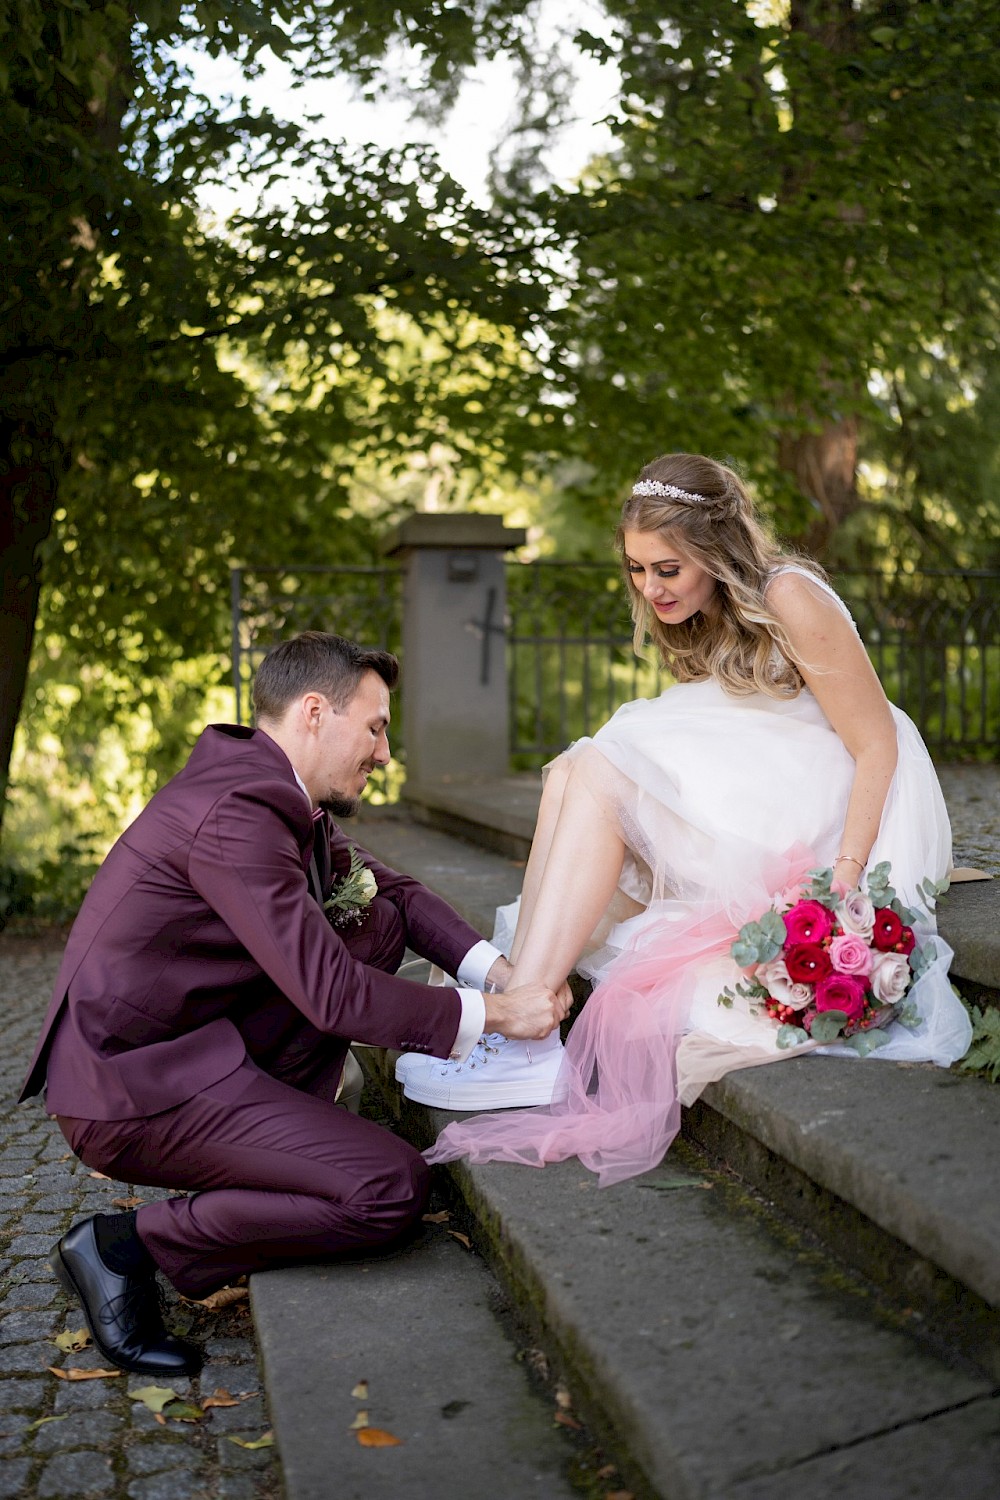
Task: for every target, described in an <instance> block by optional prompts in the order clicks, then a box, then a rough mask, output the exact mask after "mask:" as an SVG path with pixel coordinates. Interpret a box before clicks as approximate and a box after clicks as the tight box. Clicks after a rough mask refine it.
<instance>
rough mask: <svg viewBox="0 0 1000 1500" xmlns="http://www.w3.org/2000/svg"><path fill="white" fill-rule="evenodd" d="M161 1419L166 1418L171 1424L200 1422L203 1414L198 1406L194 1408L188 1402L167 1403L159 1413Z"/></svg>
mask: <svg viewBox="0 0 1000 1500" xmlns="http://www.w3.org/2000/svg"><path fill="white" fill-rule="evenodd" d="M158 1415H159V1416H161V1417H168V1418H169V1419H170V1421H171V1422H200V1421H201V1419H202V1418H203V1417H204V1415H205V1413H204V1411H203V1410H202V1408H201V1407H200V1406H195V1405H194V1404H193V1403H192V1402H190V1401H181V1400H179V1399H178V1400H176V1401H168V1402H167V1404H166V1406H165V1407H164V1408H163V1410H162V1411H161V1412H159V1413H158Z"/></svg>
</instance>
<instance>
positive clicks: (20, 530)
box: [0, 427, 57, 833]
mask: <svg viewBox="0 0 1000 1500" xmlns="http://www.w3.org/2000/svg"><path fill="white" fill-rule="evenodd" d="M5 436H6V438H7V442H6V443H5V445H4V447H5V449H6V454H7V455H11V449H12V447H14V444H15V443H16V445H17V448H18V449H19V450H20V452H19V453H18V455H17V459H16V460H15V461H13V462H11V463H10V467H9V468H8V469H7V472H6V473H5V474H3V475H0V563H2V568H3V573H2V578H0V833H2V830H3V815H4V810H5V808H6V804H7V786H8V782H9V779H10V759H11V754H12V751H13V748H14V731H15V730H16V728H17V721H18V718H19V716H20V713H21V704H22V702H23V700H24V689H25V684H26V682H27V679H28V665H29V662H30V660H31V645H32V641H33V640H34V635H35V620H36V617H37V614H38V597H39V591H40V587H41V557H40V549H41V545H42V543H43V542H44V541H45V538H46V537H47V536H48V534H49V530H50V528H51V526H52V515H53V511H54V510H55V501H56V483H57V480H56V474H57V467H56V465H55V464H54V463H51V462H46V461H45V454H44V449H45V448H46V447H47V446H48V445H47V444H45V443H44V442H39V440H38V439H37V437H36V438H34V439H33V438H32V437H31V436H30V435H28V434H25V433H24V432H23V430H22V431H12V430H11V428H10V427H7V430H6V433H5ZM12 440H13V441H12ZM25 449H27V450H29V451H28V454H27V456H25V452H24V450H25ZM11 456H12V455H11Z"/></svg>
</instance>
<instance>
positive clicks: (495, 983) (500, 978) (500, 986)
mask: <svg viewBox="0 0 1000 1500" xmlns="http://www.w3.org/2000/svg"><path fill="white" fill-rule="evenodd" d="M513 972H514V970H513V968H512V966H511V962H510V959H509V958H504V956H503V954H502V953H501V955H500V957H499V958H495V959H494V960H493V963H492V964H491V965H490V971H489V973H488V974H487V976H486V988H487V989H488V990H489V991H491V992H492V993H493V994H498V995H502V994H503V992H504V990H505V989H506V988H507V986H508V984H509V983H510V976H511V975H512V974H513Z"/></svg>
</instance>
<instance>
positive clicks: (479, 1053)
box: [438, 1031, 508, 1078]
mask: <svg viewBox="0 0 1000 1500" xmlns="http://www.w3.org/2000/svg"><path fill="white" fill-rule="evenodd" d="M507 1040H508V1039H507V1037H505V1036H504V1035H502V1033H501V1032H499V1031H490V1032H483V1035H482V1036H481V1037H480V1038H479V1041H478V1042H477V1043H476V1045H475V1046H474V1047H473V1049H472V1051H471V1052H470V1053H469V1055H468V1057H465V1058H463V1059H462V1061H461V1062H457V1061H454V1062H453V1061H449V1062H444V1063H442V1064H441V1067H440V1069H439V1070H438V1071H439V1072H440V1074H441V1077H442V1078H453V1077H454V1076H455V1074H456V1073H461V1071H462V1069H463V1068H468V1069H469V1071H470V1072H472V1071H473V1069H475V1068H483V1067H485V1066H486V1064H487V1063H488V1062H489V1060H490V1058H491V1057H496V1056H497V1054H498V1053H499V1052H500V1050H501V1048H503V1047H505V1046H506V1045H507Z"/></svg>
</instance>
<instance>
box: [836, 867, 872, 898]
mask: <svg viewBox="0 0 1000 1500" xmlns="http://www.w3.org/2000/svg"><path fill="white" fill-rule="evenodd" d="M863 874H864V868H863V866H861V865H859V864H858V862H857V860H854V859H838V861H837V863H836V864H835V865H834V867H833V879H832V880H831V882H830V887H831V889H832V890H834V891H836V892H837V894H838V895H839V896H847V895H849V894H850V892H851V891H856V890H857V888H858V883H859V882H860V880H861V877H862V875H863Z"/></svg>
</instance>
